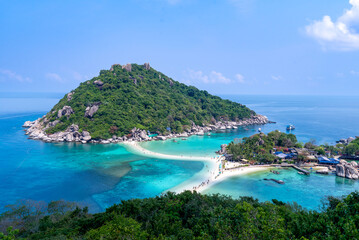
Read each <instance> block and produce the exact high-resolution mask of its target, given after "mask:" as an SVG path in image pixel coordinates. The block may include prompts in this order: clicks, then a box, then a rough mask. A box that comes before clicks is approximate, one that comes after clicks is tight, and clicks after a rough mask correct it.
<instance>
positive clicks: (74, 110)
mask: <svg viewBox="0 0 359 240" xmlns="http://www.w3.org/2000/svg"><path fill="white" fill-rule="evenodd" d="M65 106H69V107H71V109H70V108H67V107H65ZM64 107H65V108H64ZM86 108H87V110H90V109H92V112H94V113H93V114H89V111H87V113H86V114H85V112H86ZM61 109H64V110H61ZM69 109H70V110H69ZM59 110H61V111H62V112H63V114H60V115H59ZM96 110H97V111H96ZM252 115H255V112H253V111H252V110H250V109H248V108H247V107H246V106H244V105H241V104H238V103H235V102H232V101H229V100H223V99H221V98H220V97H217V96H213V95H211V94H209V93H208V92H207V91H201V90H198V89H197V88H195V87H193V86H187V85H185V84H183V83H179V82H177V81H175V80H173V79H172V78H170V77H167V76H166V75H164V74H163V73H161V72H158V71H156V70H154V69H153V68H151V67H150V66H149V64H144V65H137V64H127V65H124V66H121V65H113V66H112V67H111V69H110V70H102V71H100V74H99V76H98V77H94V78H92V79H91V80H89V81H86V82H83V83H81V84H80V86H79V87H78V88H76V89H75V90H73V91H72V92H71V93H70V94H67V95H65V96H64V97H63V98H62V99H61V100H60V101H59V103H57V104H56V105H55V106H54V107H53V109H52V110H51V111H50V112H49V113H48V114H47V116H46V117H47V119H48V120H50V122H53V124H50V125H48V128H47V130H46V132H47V133H54V132H58V131H63V130H65V129H66V128H67V127H69V126H70V125H71V124H77V125H78V126H79V128H80V131H84V130H86V131H88V132H90V134H91V136H92V138H95V139H96V138H102V139H105V138H109V137H111V136H112V135H117V136H123V135H125V134H128V133H129V131H130V130H131V129H132V128H134V127H137V128H140V129H145V130H149V131H151V132H159V133H164V132H165V131H166V129H167V128H168V127H170V128H171V131H172V132H176V133H179V132H182V131H184V130H186V129H188V128H190V127H191V125H192V122H194V123H195V124H196V125H203V124H209V123H214V122H215V121H218V120H239V119H243V118H248V117H251V116H252ZM56 120H58V121H56ZM54 121H56V122H54ZM51 125H54V126H51Z"/></svg>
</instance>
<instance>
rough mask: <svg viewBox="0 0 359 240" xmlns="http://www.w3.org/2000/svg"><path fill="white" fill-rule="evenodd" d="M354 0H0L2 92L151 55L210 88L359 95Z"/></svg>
mask: <svg viewBox="0 0 359 240" xmlns="http://www.w3.org/2000/svg"><path fill="white" fill-rule="evenodd" d="M358 27H359V0H350V1H349V0H341V1H324V0H322V1H320V0H317V1H313V0H290V1H288V0H271V1H268V0H222V1H215V0H213V1H200V0H151V1H150V0H128V1H91V0H88V1H57V0H51V1H41V0H38V1H21V0H19V1H6V0H0V32H1V36H0V85H1V89H0V92H64V93H65V92H68V91H70V90H71V89H74V88H76V87H77V86H78V84H79V83H80V82H81V81H85V80H87V79H90V78H92V77H94V76H96V75H97V74H98V72H99V71H100V70H101V69H109V68H110V66H111V65H112V64H114V63H120V64H126V63H139V64H143V63H145V62H150V64H151V66H152V67H154V68H155V69H157V70H159V71H161V72H163V73H164V74H166V75H168V76H170V77H172V78H173V79H175V80H178V81H181V82H184V83H186V84H191V85H194V86H196V87H198V88H200V89H205V90H208V91H209V92H210V93H214V94H225V93H227V94H304V95H305V94H308V95H345V94H348V95H358V92H357V90H358V89H359V61H358V59H359V34H357V30H359V28H358Z"/></svg>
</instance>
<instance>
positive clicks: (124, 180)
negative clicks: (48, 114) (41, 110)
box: [0, 113, 204, 212]
mask: <svg viewBox="0 0 359 240" xmlns="http://www.w3.org/2000/svg"><path fill="white" fill-rule="evenodd" d="M42 115H43V114H34V113H22V114H15V115H14V114H1V115H0V166H1V167H0V191H1V192H2V193H3V194H1V195H0V212H1V211H3V210H4V207H5V206H6V205H8V204H12V203H15V201H16V200H19V199H33V200H41V201H46V202H48V201H51V200H57V199H64V200H69V201H76V202H78V203H79V204H81V205H83V206H89V208H90V211H92V212H98V211H102V210H104V209H105V208H106V207H108V206H111V205H113V204H114V203H119V202H120V201H121V200H124V199H129V198H143V197H153V196H156V195H158V194H161V193H162V192H163V191H165V190H167V189H170V188H172V187H174V186H176V185H178V184H180V183H181V182H183V181H185V180H187V179H189V178H190V177H192V176H193V175H194V174H195V173H197V172H199V171H200V170H201V169H202V168H203V166H204V165H203V163H201V162H191V161H171V160H160V159H153V158H146V157H141V156H138V155H134V154H132V153H129V152H128V151H127V150H126V149H125V148H124V147H122V146H120V145H118V144H108V145H100V144H97V145H90V144H86V145H84V144H77V143H55V144H53V143H52V144H49V143H43V142H40V141H34V140H28V139H27V138H26V136H25V135H24V131H23V129H22V127H21V125H22V124H23V122H24V121H26V120H34V119H36V118H38V117H40V116H42Z"/></svg>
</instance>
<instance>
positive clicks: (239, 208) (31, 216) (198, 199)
mask: <svg viewBox="0 0 359 240" xmlns="http://www.w3.org/2000/svg"><path fill="white" fill-rule="evenodd" d="M34 209H37V211H34ZM48 209H51V210H50V211H49V210H48ZM358 209H359V193H358V192H353V193H351V194H349V195H348V196H344V197H327V198H326V199H325V200H324V201H323V205H322V209H321V211H309V210H306V209H304V208H302V207H301V206H299V205H297V204H296V203H284V202H281V201H278V200H275V199H273V200H272V201H271V202H269V201H268V202H260V201H258V200H257V199H254V198H252V197H240V198H239V199H232V198H231V197H228V196H223V195H218V194H215V195H202V194H199V193H196V192H194V193H192V192H190V191H186V192H183V193H181V194H174V193H166V194H164V195H162V196H158V197H154V198H147V199H132V200H126V201H122V202H121V203H120V204H116V205H113V206H112V207H110V208H108V209H106V211H105V212H101V213H97V214H90V213H88V212H87V209H86V208H85V209H81V208H78V207H76V208H75V207H74V206H73V205H71V204H65V203H64V202H62V201H60V202H52V203H51V206H48V207H44V208H38V207H37V208H34V204H31V205H28V204H24V203H23V204H20V205H19V204H18V205H16V207H14V206H12V208H10V210H8V211H6V212H5V213H3V214H2V215H1V216H0V226H2V227H3V229H1V231H2V232H3V233H2V234H1V233H0V239H15V237H16V238H17V239H21V238H23V239H91V240H96V239H206V240H207V239H358V238H359V232H358V228H359V218H358ZM64 210H66V211H64ZM7 226H13V227H8V228H7V229H8V230H6V229H4V228H5V227H7Z"/></svg>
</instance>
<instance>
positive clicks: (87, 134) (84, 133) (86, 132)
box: [82, 131, 90, 137]
mask: <svg viewBox="0 0 359 240" xmlns="http://www.w3.org/2000/svg"><path fill="white" fill-rule="evenodd" d="M82 136H83V137H88V136H90V133H89V132H88V131H82Z"/></svg>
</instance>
